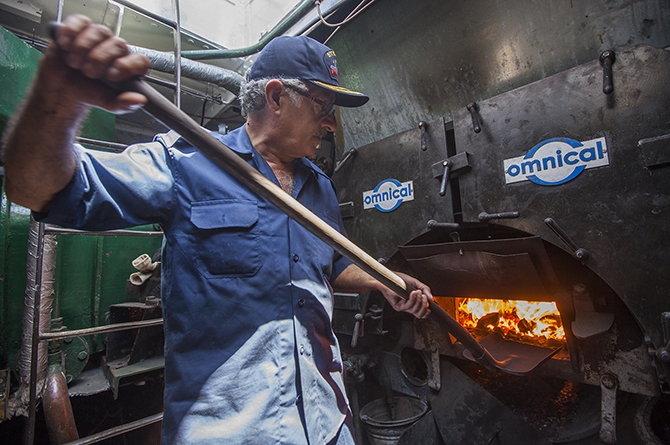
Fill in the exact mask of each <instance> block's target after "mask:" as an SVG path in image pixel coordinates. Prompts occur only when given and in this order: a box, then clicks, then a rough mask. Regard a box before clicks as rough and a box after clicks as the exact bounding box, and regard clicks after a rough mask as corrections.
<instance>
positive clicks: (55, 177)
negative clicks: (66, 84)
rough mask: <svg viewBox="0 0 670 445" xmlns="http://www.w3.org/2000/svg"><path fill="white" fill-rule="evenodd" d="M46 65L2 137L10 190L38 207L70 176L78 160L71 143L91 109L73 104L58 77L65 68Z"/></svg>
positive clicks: (22, 201) (22, 202)
mask: <svg viewBox="0 0 670 445" xmlns="http://www.w3.org/2000/svg"><path fill="white" fill-rule="evenodd" d="M47 62H48V61H47ZM44 65H45V61H43V63H42V66H41V69H40V71H39V72H38V75H37V78H36V81H35V83H34V85H33V88H32V89H31V90H30V92H29V93H28V96H27V98H26V99H25V101H24V103H23V104H22V105H21V108H20V109H19V111H18V112H17V113H16V115H15V116H14V117H13V118H12V119H11V120H10V122H9V124H8V128H7V129H6V131H5V134H4V136H3V140H2V158H3V163H4V168H5V193H6V194H7V197H8V199H9V200H10V201H12V202H14V203H16V204H19V205H22V206H24V207H27V208H29V209H32V210H36V211H41V210H46V209H47V208H48V206H49V202H50V201H51V199H52V198H53V196H54V195H55V194H56V193H57V192H58V191H60V190H62V189H63V188H64V187H65V186H66V185H67V184H68V183H69V181H70V180H71V178H72V175H73V174H74V171H75V169H76V162H77V160H76V155H75V153H74V151H73V149H72V142H73V138H74V135H75V132H76V131H77V128H78V126H79V123H80V121H81V120H82V119H83V117H84V115H85V113H86V110H87V106H85V105H83V104H74V105H73V103H72V102H71V101H69V98H68V97H67V96H64V93H65V92H63V91H62V90H60V88H59V85H58V82H54V80H56V79H54V78H53V77H54V76H55V77H56V78H58V76H59V75H61V74H62V73H59V72H58V70H55V71H54V70H49V68H50V67H49V66H46V67H45V66H44ZM49 77H51V78H49ZM65 94H66V93H65Z"/></svg>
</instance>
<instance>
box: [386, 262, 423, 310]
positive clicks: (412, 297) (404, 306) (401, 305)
mask: <svg viewBox="0 0 670 445" xmlns="http://www.w3.org/2000/svg"><path fill="white" fill-rule="evenodd" d="M396 275H398V276H399V277H400V278H402V279H403V280H404V281H405V282H406V283H407V284H409V285H410V286H412V287H414V288H415V290H413V291H412V292H411V293H410V294H409V298H408V299H407V300H405V299H403V298H402V297H400V295H398V294H396V293H395V292H393V291H392V290H391V289H389V288H387V287H386V286H383V287H382V288H381V289H380V291H381V292H382V294H383V295H384V298H386V300H388V302H389V303H390V304H391V307H392V308H393V309H395V310H396V311H398V312H407V313H409V314H412V315H414V316H415V317H416V318H427V317H428V316H429V315H430V306H429V304H430V302H431V301H433V294H432V293H431V292H430V288H429V287H428V286H426V285H425V284H423V283H422V282H421V281H419V280H417V279H416V278H413V277H410V276H409V275H406V274H404V273H400V272H396Z"/></svg>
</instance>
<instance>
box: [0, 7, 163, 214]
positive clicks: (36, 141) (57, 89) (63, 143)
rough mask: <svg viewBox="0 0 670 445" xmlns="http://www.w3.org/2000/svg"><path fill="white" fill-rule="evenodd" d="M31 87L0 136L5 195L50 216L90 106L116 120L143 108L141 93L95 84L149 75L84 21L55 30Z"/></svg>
mask: <svg viewBox="0 0 670 445" xmlns="http://www.w3.org/2000/svg"><path fill="white" fill-rule="evenodd" d="M54 34H55V35H54V38H55V42H52V43H51V44H50V45H49V47H48V48H47V52H46V54H45V57H44V58H43V59H42V61H41V64H40V69H39V71H38V73H37V76H36V77H35V80H34V82H33V85H32V88H31V89H30V91H29V92H28V95H27V97H26V99H25V100H24V102H23V104H22V105H21V107H20V108H19V110H17V112H16V114H15V115H14V116H13V117H12V119H11V120H10V122H9V123H8V124H7V127H6V129H5V131H4V133H3V138H2V156H3V161H4V165H5V194H6V195H7V197H8V198H9V200H10V201H12V202H14V203H16V204H20V205H22V206H24V207H27V208H29V209H32V210H36V211H47V210H48V209H49V208H50V205H51V200H52V199H53V197H54V196H55V194H56V193H58V192H59V191H60V190H62V189H63V188H64V187H65V186H66V185H67V184H68V183H69V182H70V179H71V178H72V176H73V175H74V172H75V171H76V169H77V163H78V160H77V155H76V153H75V150H74V149H73V142H74V141H73V138H74V136H75V134H76V132H77V130H78V128H79V125H80V123H81V121H82V120H83V118H84V116H85V115H86V113H87V110H88V108H89V106H96V107H100V108H103V109H106V110H108V111H111V112H113V113H125V112H129V111H133V110H136V109H137V108H139V107H141V106H143V105H144V104H145V103H146V98H145V97H144V96H143V95H141V94H138V93H133V92H124V93H120V94H119V93H118V92H116V91H114V90H113V89H112V88H110V87H108V86H107V85H105V84H104V83H102V82H100V80H105V81H110V82H118V81H122V80H126V79H129V78H131V77H134V76H139V75H142V74H144V73H146V72H147V70H148V69H149V65H150V64H149V60H148V59H147V58H146V57H145V56H143V55H138V54H131V53H130V51H129V50H128V45H126V42H124V41H123V40H122V39H119V38H118V37H114V36H113V35H112V32H111V31H110V30H109V29H107V28H106V27H104V26H102V25H94V24H92V23H91V20H90V19H89V18H88V17H84V16H82V15H74V16H70V17H68V18H67V19H65V21H64V22H63V23H62V24H61V25H59V26H58V28H57V29H56V30H55V33H54Z"/></svg>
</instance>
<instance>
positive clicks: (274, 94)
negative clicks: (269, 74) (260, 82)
mask: <svg viewBox="0 0 670 445" xmlns="http://www.w3.org/2000/svg"><path fill="white" fill-rule="evenodd" d="M283 91H284V85H282V83H281V82H280V81H279V80H278V79H272V80H270V81H269V82H268V83H267V85H266V86H265V100H266V101H267V104H268V107H269V108H270V111H272V112H276V111H279V108H280V97H281V93H282V92H283Z"/></svg>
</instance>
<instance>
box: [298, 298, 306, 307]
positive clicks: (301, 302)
mask: <svg viewBox="0 0 670 445" xmlns="http://www.w3.org/2000/svg"><path fill="white" fill-rule="evenodd" d="M304 305H305V300H303V299H302V298H301V299H300V300H298V307H303V306H304Z"/></svg>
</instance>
